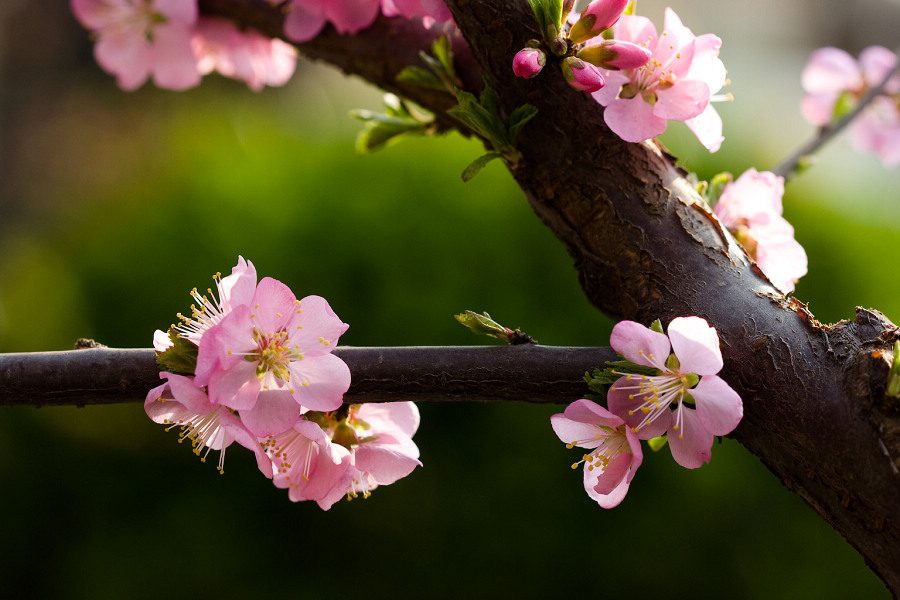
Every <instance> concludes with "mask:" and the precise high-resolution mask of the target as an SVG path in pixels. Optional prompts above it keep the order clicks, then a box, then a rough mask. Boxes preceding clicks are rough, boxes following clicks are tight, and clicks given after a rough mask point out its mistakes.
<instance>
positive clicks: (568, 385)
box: [0, 344, 617, 407]
mask: <svg viewBox="0 0 900 600" xmlns="http://www.w3.org/2000/svg"><path fill="white" fill-rule="evenodd" d="M334 354H335V355H337V356H339V357H340V358H341V359H343V360H344V361H345V362H346V363H347V364H348V365H349V367H350V373H351V376H352V383H351V384H350V390H349V391H348V392H347V394H345V396H344V398H345V402H346V403H348V404H358V403H363V402H396V401H400V400H414V401H453V400H473V401H482V402H497V401H501V402H502V401H515V400H518V401H524V402H534V403H567V402H572V401H574V400H577V399H579V398H582V397H583V396H584V394H585V393H587V391H588V389H587V386H586V385H585V383H584V380H583V379H582V377H583V375H584V373H585V371H588V370H591V369H593V368H596V367H600V366H603V364H604V363H605V362H606V361H607V360H616V358H617V356H616V353H615V351H613V350H612V349H611V348H577V347H558V346H540V345H536V344H520V345H516V346H424V347H396V348H395V347H391V348H351V347H339V348H336V349H335V350H334ZM158 385H160V379H159V372H158V371H157V367H156V354H155V352H154V351H153V350H152V349H150V348H147V349H142V348H137V349H115V348H91V349H85V350H72V351H66V352H33V353H21V354H0V406H34V407H38V406H85V405H88V404H118V403H123V402H142V401H143V400H144V398H145V397H146V395H147V392H148V391H149V390H150V389H151V388H153V387H155V386H158Z"/></svg>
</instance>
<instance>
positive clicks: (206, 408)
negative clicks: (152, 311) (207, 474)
mask: <svg viewBox="0 0 900 600" xmlns="http://www.w3.org/2000/svg"><path fill="white" fill-rule="evenodd" d="M159 375H160V378H162V379H165V380H166V383H164V384H163V385H161V386H159V387H155V388H153V389H152V390H150V392H149V393H148V394H147V399H146V400H145V401H144V411H145V412H146V413H147V416H148V417H150V419H151V420H152V421H153V422H154V423H161V424H163V425H168V426H169V427H168V428H167V431H168V429H171V428H173V427H179V428H180V429H181V434H180V435H179V438H178V442H179V443H181V442H183V441H184V440H185V439H187V440H189V441H190V442H191V447H192V448H193V450H194V454H196V455H197V456H200V457H201V458H200V460H202V461H203V462H206V457H207V455H209V453H210V451H211V450H218V451H219V462H218V465H217V467H216V468H217V469H218V470H219V473H224V472H225V449H226V448H227V447H228V446H230V445H231V443H232V442H237V443H238V444H240V445H241V446H243V447H245V448H247V449H249V450H252V451H253V452H254V454H256V462H257V465H258V466H259V470H260V471H262V473H263V475H265V476H266V477H268V478H270V479H271V478H272V464H271V462H270V461H269V459H268V457H267V456H266V454H265V453H264V452H263V451H262V446H261V445H260V443H259V442H258V441H257V439H256V437H255V436H254V435H253V434H251V433H250V431H248V430H247V428H246V427H245V426H244V424H243V423H241V420H240V419H239V418H238V417H237V415H235V414H234V413H233V412H231V411H230V410H228V409H227V408H225V407H224V406H221V405H218V404H215V403H213V402H211V401H210V399H209V396H207V395H206V392H205V391H203V389H202V388H199V387H197V385H196V383H195V381H194V378H193V377H185V376H182V375H175V374H174V373H166V372H163V373H160V374H159Z"/></svg>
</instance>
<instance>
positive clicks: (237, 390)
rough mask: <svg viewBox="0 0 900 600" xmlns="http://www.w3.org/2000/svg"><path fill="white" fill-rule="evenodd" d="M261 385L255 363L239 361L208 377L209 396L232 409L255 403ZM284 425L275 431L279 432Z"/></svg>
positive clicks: (249, 406) (247, 407)
mask: <svg viewBox="0 0 900 600" xmlns="http://www.w3.org/2000/svg"><path fill="white" fill-rule="evenodd" d="M261 387H262V385H261V383H260V381H259V377H257V376H256V363H252V362H249V361H246V360H242V361H240V362H239V363H238V364H237V365H235V366H234V367H232V368H230V369H228V370H218V371H214V372H213V373H212V375H211V376H210V379H209V387H208V390H209V397H210V400H212V401H213V402H214V403H216V404H221V405H223V406H227V407H228V408H230V409H232V410H248V409H251V408H253V407H254V406H255V405H256V402H257V397H258V396H259V393H260V389H261ZM285 429H287V428H286V427H285V428H283V429H281V430H280V431H276V432H275V433H280V432H281V431H284V430H285Z"/></svg>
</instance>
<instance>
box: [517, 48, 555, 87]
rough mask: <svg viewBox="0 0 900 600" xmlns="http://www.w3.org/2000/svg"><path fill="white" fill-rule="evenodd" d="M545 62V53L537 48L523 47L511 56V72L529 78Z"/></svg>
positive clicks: (535, 73)
mask: <svg viewBox="0 0 900 600" xmlns="http://www.w3.org/2000/svg"><path fill="white" fill-rule="evenodd" d="M545 64H547V55H546V54H545V53H544V51H543V50H540V49H539V48H523V49H522V50H519V51H518V52H516V56H515V57H514V58H513V64H512V68H513V73H515V74H516V77H524V78H525V79H531V78H532V77H534V76H535V75H537V74H538V73H540V72H541V69H543V68H544V65H545Z"/></svg>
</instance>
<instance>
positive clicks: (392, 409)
mask: <svg viewBox="0 0 900 600" xmlns="http://www.w3.org/2000/svg"><path fill="white" fill-rule="evenodd" d="M418 426H419V411H418V409H417V408H416V405H415V404H413V403H412V402H390V403H385V404H364V405H353V406H350V407H345V408H342V409H341V410H339V411H336V412H327V413H322V412H309V413H306V414H305V415H304V418H303V419H302V420H300V421H299V422H298V423H297V424H295V425H294V427H292V428H291V429H290V430H288V431H287V432H284V433H282V434H279V435H276V436H271V437H270V438H269V439H267V440H266V442H265V447H266V448H267V451H268V453H269V455H270V456H271V457H272V461H273V463H274V466H275V478H274V481H275V485H276V486H278V487H280V488H289V490H290V498H291V500H293V501H295V502H298V501H301V500H315V501H316V502H318V504H319V506H320V507H322V508H323V509H326V510H327V509H328V508H330V507H331V506H332V505H333V504H334V503H335V502H337V501H338V500H340V499H341V498H342V497H346V498H347V499H348V500H349V499H352V498H356V497H358V496H359V495H360V494H362V496H363V497H368V496H369V495H370V494H371V491H372V490H373V489H375V488H376V487H378V486H379V485H388V484H390V483H394V482H395V481H397V480H398V479H400V478H401V477H405V476H407V475H409V474H410V473H411V472H412V470H413V469H414V468H415V467H416V466H421V464H422V463H420V462H419V460H418V457H419V449H418V448H417V447H416V445H415V443H413V441H412V436H413V434H414V433H415V432H416V429H417V428H418Z"/></svg>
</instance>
